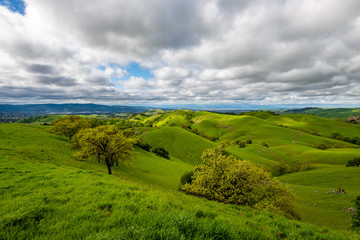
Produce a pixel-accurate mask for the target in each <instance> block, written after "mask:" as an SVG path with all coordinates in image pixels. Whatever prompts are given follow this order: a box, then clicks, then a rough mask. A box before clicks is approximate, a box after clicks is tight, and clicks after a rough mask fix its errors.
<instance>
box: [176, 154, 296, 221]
mask: <svg viewBox="0 0 360 240" xmlns="http://www.w3.org/2000/svg"><path fill="white" fill-rule="evenodd" d="M202 159H203V163H201V164H199V165H197V166H196V167H195V169H194V175H193V176H192V179H193V180H192V182H191V183H185V184H183V185H182V186H181V190H183V191H184V192H186V193H189V194H192V195H196V196H201V197H205V198H207V199H210V200H216V201H219V202H224V203H232V204H238V205H247V206H252V207H254V208H257V209H264V210H267V211H270V212H274V213H277V214H280V215H284V216H286V217H288V218H298V216H297V214H296V212H295V209H294V208H295V207H294V205H295V197H294V195H293V194H292V192H291V191H290V189H289V187H288V186H287V185H285V184H283V183H281V182H280V181H278V180H276V179H273V178H271V174H270V173H269V172H267V171H265V170H264V169H263V168H261V167H259V166H257V165H255V164H253V163H250V162H248V161H240V160H238V159H236V158H235V157H234V156H233V155H230V156H226V155H223V154H222V152H221V149H219V148H216V149H207V150H205V151H204V153H203V155H202Z"/></svg>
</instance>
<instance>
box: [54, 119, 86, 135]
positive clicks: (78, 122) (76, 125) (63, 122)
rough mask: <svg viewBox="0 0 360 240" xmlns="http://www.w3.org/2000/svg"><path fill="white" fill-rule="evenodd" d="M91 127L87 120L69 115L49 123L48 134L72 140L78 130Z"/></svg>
mask: <svg viewBox="0 0 360 240" xmlns="http://www.w3.org/2000/svg"><path fill="white" fill-rule="evenodd" d="M89 127H91V125H90V123H89V121H88V120H86V119H84V118H81V117H79V116H73V115H69V116H66V117H64V118H60V119H58V120H56V121H54V122H52V123H51V128H50V132H52V133H55V134H57V135H62V136H65V137H68V138H70V139H71V138H72V137H73V136H74V135H75V134H76V133H77V132H78V131H79V130H81V129H84V128H89Z"/></svg>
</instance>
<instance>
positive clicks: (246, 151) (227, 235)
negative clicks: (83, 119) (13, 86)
mask: <svg viewBox="0 0 360 240" xmlns="http://www.w3.org/2000/svg"><path fill="white" fill-rule="evenodd" d="M192 116H193V117H192V121H189V114H188V111H174V112H166V113H160V115H155V114H154V115H153V116H144V115H138V116H135V118H137V119H135V120H130V121H137V122H144V123H145V122H147V121H152V122H153V123H155V124H156V126H158V127H153V128H150V127H143V128H138V129H137V130H136V132H137V133H139V134H142V138H143V141H144V142H145V143H149V144H150V145H151V146H152V147H164V148H165V149H166V150H168V151H169V153H170V159H169V160H167V159H163V158H159V157H156V156H155V154H153V153H150V152H146V151H144V150H142V149H140V148H137V149H136V152H137V154H136V157H135V158H134V160H132V161H129V162H128V163H125V164H120V166H119V167H114V170H113V175H112V176H108V175H107V169H106V166H105V165H102V164H99V163H97V162H96V161H95V160H94V161H87V162H80V161H75V160H74V158H73V157H72V154H73V152H72V150H71V149H70V147H69V143H70V142H69V140H68V139H67V138H64V137H60V136H56V135H53V134H50V133H48V132H47V129H48V127H46V126H37V125H25V124H2V125H0V179H1V181H0V196H1V198H0V204H1V206H4V207H2V208H1V210H0V212H1V219H0V227H1V231H0V234H1V235H0V239H26V238H38V239H50V238H51V239H74V238H78V239H100V238H102V239H113V238H115V239H281V238H288V239H359V238H360V237H359V236H358V235H356V234H355V233H352V232H349V231H348V229H349V227H350V220H351V216H352V215H351V214H350V213H348V212H347V209H348V208H350V207H353V203H352V200H353V199H355V197H356V196H357V195H359V194H360V169H359V168H356V167H353V168H346V167H345V166H344V165H345V164H346V162H347V161H348V160H350V159H352V158H354V157H357V156H359V155H360V148H359V147H358V146H357V145H353V144H349V143H346V142H342V141H338V140H334V139H331V138H329V137H328V134H329V133H330V134H331V132H330V131H332V130H333V129H334V130H335V131H337V132H340V133H341V134H342V135H344V136H356V134H357V131H358V126H356V125H354V124H346V123H342V122H338V121H334V120H329V119H323V118H319V117H314V116H310V118H308V115H293V114H292V115H287V116H273V115H271V114H268V113H262V112H258V113H256V114H254V113H252V114H250V115H244V116H234V115H224V114H216V113H208V112H195V113H194V114H193V115H192ZM289 118H290V119H289ZM307 121H308V123H306V122H307ZM314 121H315V122H316V124H312V123H311V122H314ZM297 123H299V124H297ZM181 124H190V125H191V128H192V129H194V128H197V129H199V130H201V131H203V132H204V133H206V134H208V135H210V136H215V137H218V138H219V139H220V140H224V139H230V140H234V139H240V140H247V139H251V140H252V142H253V143H252V144H247V145H246V147H245V148H238V147H236V146H233V145H232V146H230V147H228V148H227V151H228V152H229V153H230V154H234V155H235V156H237V157H238V158H239V159H246V160H250V161H252V162H254V163H257V164H259V165H263V166H266V167H268V168H271V167H272V166H274V165H276V164H278V163H279V162H285V163H288V164H291V163H294V162H296V161H301V162H311V163H315V165H314V166H315V169H312V170H309V171H304V172H296V173H291V174H285V175H283V176H280V177H278V178H279V179H280V180H281V181H283V182H287V183H289V184H290V185H291V187H292V189H293V191H294V193H295V194H296V197H297V208H298V212H299V215H300V216H301V218H302V222H297V221H291V220H287V219H284V218H282V217H280V216H276V215H273V214H271V213H266V212H260V211H255V210H253V209H250V208H246V207H239V206H232V205H226V204H221V203H217V202H212V201H208V200H204V199H199V198H196V197H192V196H187V195H185V194H183V193H181V192H179V191H178V190H177V188H178V184H179V180H180V177H181V176H182V174H183V173H184V172H186V171H188V170H191V169H193V167H194V164H196V163H197V162H199V161H200V156H201V154H202V151H203V150H204V149H206V148H210V147H213V146H215V144H216V143H215V142H212V141H209V140H208V139H205V138H203V137H201V136H199V135H196V134H194V133H193V132H192V130H191V129H183V128H180V127H176V126H179V125H181ZM286 124H288V126H286ZM170 125H175V126H172V127H169V126H170ZM309 126H310V127H309ZM330 126H333V128H332V129H331V130H329V129H327V128H329V127H330ZM311 131H316V132H317V133H318V135H313V134H311ZM351 134H353V135H351ZM260 142H266V143H267V144H268V145H269V147H265V146H261V145H259V143H260ZM319 142H322V143H326V144H328V145H329V146H332V145H334V144H335V143H336V144H338V145H339V146H340V148H329V149H327V150H320V149H316V148H314V147H313V145H314V144H315V143H319ZM339 187H341V188H343V189H345V190H346V192H347V193H346V194H328V193H327V192H328V191H329V190H330V189H338V188H339ZM308 223H310V225H309V224H308ZM311 224H315V225H317V226H316V227H315V226H314V225H311ZM70 226H77V228H71V227H70ZM331 229H335V230H336V232H334V231H333V230H331Z"/></svg>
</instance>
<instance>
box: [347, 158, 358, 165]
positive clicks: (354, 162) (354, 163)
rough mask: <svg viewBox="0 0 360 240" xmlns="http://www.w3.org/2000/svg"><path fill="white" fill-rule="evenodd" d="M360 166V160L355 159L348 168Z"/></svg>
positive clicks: (348, 163)
mask: <svg viewBox="0 0 360 240" xmlns="http://www.w3.org/2000/svg"><path fill="white" fill-rule="evenodd" d="M354 166H357V167H359V166H360V158H354V159H352V160H349V161H348V162H347V163H346V167H354Z"/></svg>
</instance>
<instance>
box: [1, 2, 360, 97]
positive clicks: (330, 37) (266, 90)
mask: <svg viewBox="0 0 360 240" xmlns="http://www.w3.org/2000/svg"><path fill="white" fill-rule="evenodd" d="M26 4H27V10H26V15H25V16H21V15H19V14H14V13H13V12H11V11H8V10H7V9H6V8H5V7H0V29H1V30H0V31H1V32H0V33H1V36H4V37H2V38H0V93H1V94H2V95H1V96H2V98H1V99H3V101H6V99H8V101H15V100H16V99H21V98H26V99H31V98H32V99H33V100H34V101H37V100H39V99H41V100H42V101H43V100H44V101H45V100H46V99H48V100H49V101H50V100H54V99H64V100H68V101H71V99H73V100H74V101H77V100H83V101H92V102H98V101H103V102H111V101H118V102H121V101H142V102H144V101H145V102H146V101H149V102H150V101H189V102H194V101H214V102H221V101H233V102H246V101H248V102H265V101H270V102H275V103H276V102H278V103H285V102H289V103H291V102H295V103H296V102H299V101H303V102H306V101H309V102H311V101H314V102H316V101H332V102H333V103H344V102H354V101H355V102H356V101H357V102H359V101H360V97H358V95H359V92H360V58H359V56H360V47H359V44H358V43H359V42H360V13H359V11H358V9H360V2H359V1H357V0H348V1H338V0H329V1H326V2H325V1H317V0H287V1H265V0H255V1H250V0H242V1H238V0H195V1H194V0H185V1H184V0H174V1H167V0H147V1H145V0H134V1H125V0H120V1H119V0H105V1H92V2H91V3H89V1H85V0H78V1H71V0H61V1H60V0H54V1H47V0H31V1H30V0H28V1H26ZM24 36H26V37H24ZM131 62H138V63H139V64H140V65H141V66H143V67H148V68H150V71H151V72H152V74H153V76H154V77H153V78H151V79H144V78H143V77H141V76H138V75H137V76H132V75H131V73H130V74H129V73H128V72H127V71H126V68H125V66H126V65H127V64H129V63H131ZM100 65H101V66H106V67H105V70H101V69H100V68H99V66H100ZM114 66H118V67H114ZM121 66H123V67H121ZM119 79H121V81H118V80H119ZM115 80H116V81H115ZM115 82H116V83H115ZM4 99H5V100H4Z"/></svg>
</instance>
